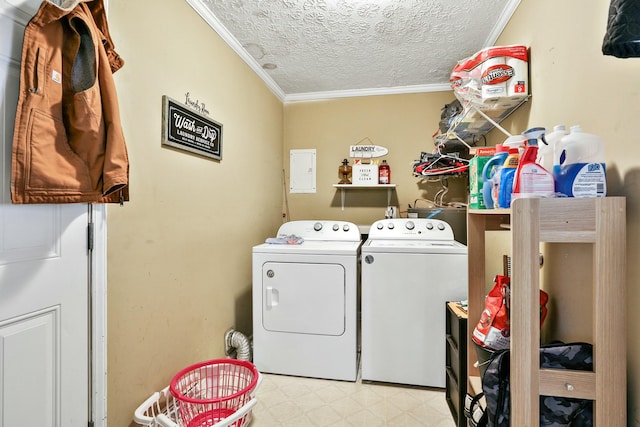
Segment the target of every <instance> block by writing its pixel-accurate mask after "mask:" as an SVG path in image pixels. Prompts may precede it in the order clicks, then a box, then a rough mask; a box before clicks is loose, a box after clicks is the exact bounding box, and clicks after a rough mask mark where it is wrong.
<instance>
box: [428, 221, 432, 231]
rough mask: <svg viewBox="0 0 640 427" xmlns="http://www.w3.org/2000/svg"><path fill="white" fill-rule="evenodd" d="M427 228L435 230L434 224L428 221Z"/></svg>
mask: <svg viewBox="0 0 640 427" xmlns="http://www.w3.org/2000/svg"><path fill="white" fill-rule="evenodd" d="M427 230H433V224H432V223H430V222H428V223H427Z"/></svg>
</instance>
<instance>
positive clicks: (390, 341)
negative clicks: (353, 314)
mask: <svg viewBox="0 0 640 427" xmlns="http://www.w3.org/2000/svg"><path fill="white" fill-rule="evenodd" d="M361 252H362V266H361V268H362V278H361V286H362V320H361V322H362V349H361V352H362V354H361V360H362V379H363V380H368V381H381V382H389V383H399V384H410V385H417V386H426V387H438V388H444V387H445V369H446V368H445V351H446V350H445V339H446V337H445V335H446V333H445V313H446V312H445V303H446V301H460V300H464V299H466V298H467V281H468V277H467V271H468V270H467V248H466V246H464V245H463V244H461V243H459V242H456V241H455V240H454V236H453V231H452V229H451V227H450V226H449V224H447V223H446V222H444V221H440V220H436V219H425V218H414V219H404V218H397V219H385V220H380V221H376V222H375V223H373V225H372V226H371V229H370V230H369V238H368V240H367V241H366V242H365V243H364V244H363V245H362V248H361Z"/></svg>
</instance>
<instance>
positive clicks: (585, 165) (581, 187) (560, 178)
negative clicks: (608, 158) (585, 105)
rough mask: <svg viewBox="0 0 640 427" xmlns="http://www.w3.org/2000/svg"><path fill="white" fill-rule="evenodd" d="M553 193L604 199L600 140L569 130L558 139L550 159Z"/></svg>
mask: <svg viewBox="0 0 640 427" xmlns="http://www.w3.org/2000/svg"><path fill="white" fill-rule="evenodd" d="M554 158H555V160H556V164H555V165H554V167H553V176H554V178H555V181H556V186H555V189H556V191H557V192H558V193H562V194H564V195H566V196H569V197H605V196H606V195H607V178H606V168H605V155H604V142H603V141H602V139H600V137H598V136H596V135H591V134H589V133H586V132H583V131H582V128H581V127H580V126H579V125H576V126H571V132H570V133H569V135H566V136H564V137H562V139H561V140H560V142H559V143H558V145H556V152H555V155H554Z"/></svg>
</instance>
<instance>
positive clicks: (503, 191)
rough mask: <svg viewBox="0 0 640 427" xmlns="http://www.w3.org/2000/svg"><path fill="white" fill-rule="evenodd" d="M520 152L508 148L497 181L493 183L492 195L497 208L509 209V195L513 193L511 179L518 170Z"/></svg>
mask: <svg viewBox="0 0 640 427" xmlns="http://www.w3.org/2000/svg"><path fill="white" fill-rule="evenodd" d="M519 159H520V152H519V151H518V149H517V148H515V147H514V148H509V155H508V156H507V158H506V159H505V160H504V164H503V165H502V169H500V173H499V174H498V176H497V178H498V179H497V180H495V181H494V182H493V186H494V187H493V188H494V189H493V195H494V196H496V198H495V199H494V201H497V204H498V207H499V208H509V207H511V193H512V192H513V178H514V176H515V174H516V170H517V169H518V162H519Z"/></svg>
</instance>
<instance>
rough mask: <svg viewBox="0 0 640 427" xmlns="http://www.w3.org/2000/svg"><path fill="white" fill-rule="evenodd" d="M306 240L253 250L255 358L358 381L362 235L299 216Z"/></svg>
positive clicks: (292, 226) (295, 231) (274, 366)
mask: <svg viewBox="0 0 640 427" xmlns="http://www.w3.org/2000/svg"><path fill="white" fill-rule="evenodd" d="M289 235H295V236H299V237H302V238H303V239H304V242H303V243H302V244H300V245H292V244H270V243H265V244H262V245H258V246H255V247H254V248H253V358H254V360H253V362H254V364H255V365H256V367H257V368H258V370H260V371H261V372H268V373H275V374H285V375H296V376H303V377H314V378H327V379H336V380H346V381H355V380H356V376H357V372H358V356H357V345H358V343H357V340H358V324H357V299H358V295H357V294H358V284H359V280H358V279H359V262H358V256H359V252H360V245H361V243H362V242H361V238H360V231H359V229H358V226H356V225H355V224H352V223H350V222H344V221H291V222H287V223H285V224H283V225H282V226H281V227H280V229H279V230H278V236H289Z"/></svg>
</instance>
